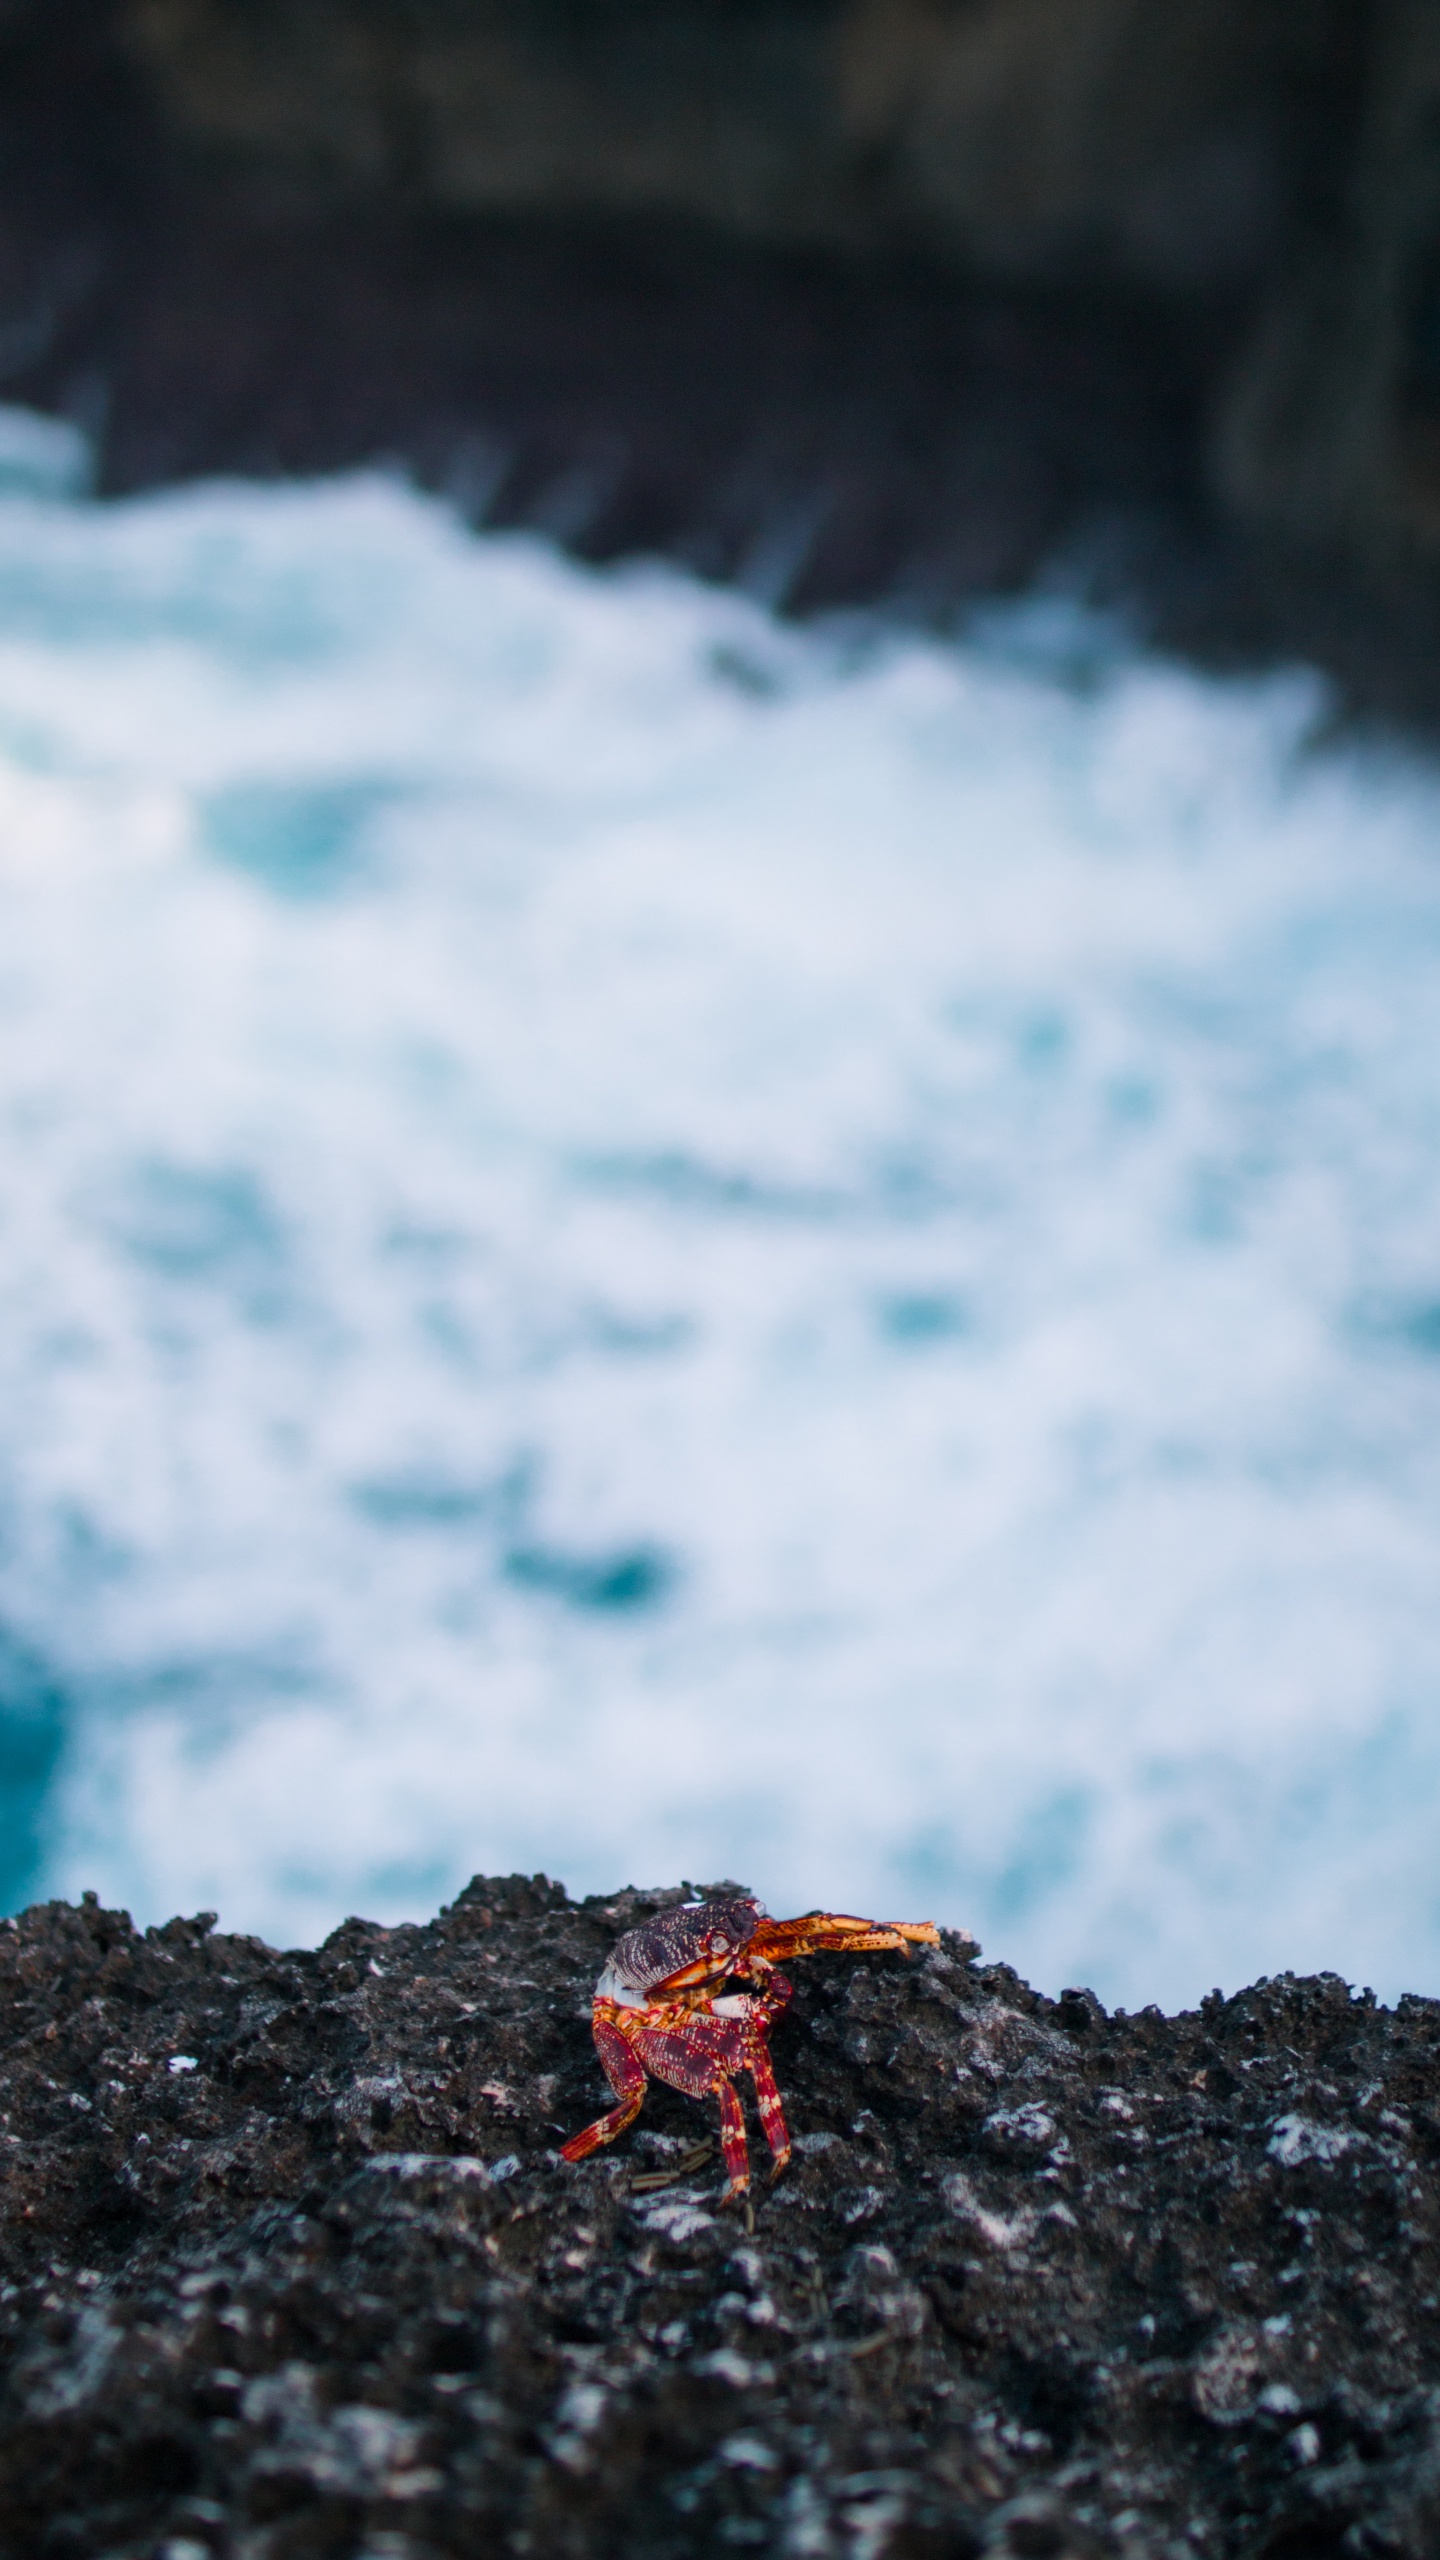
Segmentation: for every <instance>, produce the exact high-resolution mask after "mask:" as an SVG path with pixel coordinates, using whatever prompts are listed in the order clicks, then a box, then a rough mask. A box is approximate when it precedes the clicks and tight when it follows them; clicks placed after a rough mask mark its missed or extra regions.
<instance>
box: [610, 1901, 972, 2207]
mask: <svg viewBox="0 0 1440 2560" xmlns="http://www.w3.org/2000/svg"><path fill="white" fill-rule="evenodd" d="M939 1943H940V1933H939V1931H938V1929H936V1928H935V1927H934V1926H933V1924H932V1923H931V1922H930V1921H929V1920H897V1921H895V1922H894V1923H892V1924H891V1925H890V1926H888V1927H887V1926H886V1925H885V1924H884V1923H882V1922H877V1921H874V1920H856V1919H852V1918H851V1917H850V1916H849V1915H848V1914H847V1913H845V1912H843V1911H807V1912H806V1913H805V1915H804V1917H803V1918H802V1919H799V1920H771V1919H770V1918H769V1917H768V1916H767V1914H766V1911H765V1906H764V1904H763V1903H761V1902H757V1901H756V1900H755V1898H754V1896H753V1894H748V1893H736V1894H729V1895H727V1896H726V1897H725V1899H724V1900H723V1901H717V1902H688V1903H682V1904H680V1905H679V1906H677V1908H675V1909H674V1910H671V1911H662V1912H661V1913H660V1914H659V1915H658V1917H657V1918H656V1919H654V1920H647V1921H646V1922H645V1923H644V1925H643V1927H641V1928H639V1929H632V1930H631V1931H630V1932H629V1935H628V1936H627V1937H624V1938H621V1939H620V1940H619V1941H618V1942H617V1944H616V1945H615V1946H614V1947H613V1948H612V1949H611V1952H610V1961H609V1963H608V1964H607V1965H606V1967H605V1970H604V1972H603V1973H602V1974H601V1976H600V1979H599V1981H598V1982H597V1983H596V1985H595V2005H594V2013H593V2020H592V2023H593V2028H594V2035H595V2046H596V2050H597V2052H598V2053H599V2056H600V2060H601V2063H602V2065H603V2067H604V2072H605V2077H606V2079H607V2080H608V2081H609V2083H610V2086H611V2088H612V2089H613V2090H614V2092H615V2095H616V2097H617V2098H618V2099H619V2101H620V2103H619V2105H618V2106H617V2107H612V2108H611V2110H610V2112H609V2114H608V2115H604V2116H601V2117H600V2118H599V2119H598V2121H597V2122H596V2123H595V2124H591V2125H587V2126H586V2128H585V2131H584V2132H583V2133H576V2134H572V2136H571V2138H570V2140H569V2141H568V2142H567V2143H565V2144H564V2146H563V2150H562V2157H563V2158H564V2159H566V2160H584V2159H586V2158H587V2157H588V2155H589V2154H590V2153H591V2152H592V2151H598V2150H599V2148H600V2146H601V2144H602V2143H605V2142H613V2141H614V2140H615V2137H616V2135H617V2134H621V2133H623V2132H624V2131H625V2128H626V2126H627V2125H630V2124H633V2123H634V2121H635V2118H636V2117H637V2115H638V2114H639V2112H640V2108H641V2105H642V2104H643V2101H644V2097H645V2083H646V2081H647V2079H650V2078H652V2077H653V2078H654V2079H656V2080H668V2081H669V2083H670V2086H671V2087H672V2089H684V2090H685V2091H686V2092H687V2094H688V2095H689V2096H690V2097H692V2098H703V2097H705V2096H706V2095H707V2094H708V2093H709V2092H710V2091H712V2090H713V2092H714V2094H715V2096H716V2097H717V2098H718V2100H719V2102H720V2144H721V2149H722V2150H723V2152H724V2154H725V2166H726V2169H727V2170H728V2172H729V2179H730V2183H729V2185H728V2186H727V2187H726V2189H725V2197H724V2201H725V2202H726V2203H727V2204H728V2203H729V2202H730V2200H731V2198H732V2197H735V2196H743V2195H744V2194H745V2192H746V2189H747V2188H748V2186H749V2184H750V2157H749V2153H748V2151H747V2150H746V2147H745V2119H744V2117H743V2116H742V2114H741V2112H740V2101H739V2098H738V2097H737V2096H736V2094H735V2077H736V2074H737V2073H738V2072H741V2071H748V2072H749V2073H750V2076H751V2078H752V2079H753V2081H754V2083H755V2096H756V2099H757V2101H758V2103H759V2108H760V2121H761V2123H762V2124H763V2125H764V2128H765V2137H766V2140H767V2141H768V2143H769V2145H770V2150H771V2153H772V2156H773V2161H774V2167H773V2170H772V2175H773V2176H775V2177H778V2176H779V2174H780V2172H781V2170H782V2169H783V2168H784V2166H785V2164H786V2162H787V2160H788V2159H789V2157H790V2136H789V2133H788V2132H787V2130H786V2126H785V2116H784V2111H783V2109H782V2107H781V2104H780V2092H779V2090H778V2089H777V2088H776V2086H775V2074H774V2072H773V2070H772V2069H771V2067H770V2044H769V2037H770V2029H771V2027H772V2026H773V2025H774V2022H775V2020H776V2019H777V2018H778V2017H779V2015H780V2013H781V2011H782V2010H783V2009H784V2008H785V2007H786V2006H787V2005H788V2003H789V2001H790V1999H791V1997H792V1996H793V1995H792V1990H791V1985H790V1984H789V1983H788V1982H787V1981H786V1979H785V1976H784V1974H783V1973H777V1971H776V1969H775V1967H776V1961H777V1959H778V1958H779V1957H781V1956H813V1955H818V1954H820V1953H822V1952H824V1951H825V1950H827V1949H840V1948H847V1949H849V1950H851V1951H852V1952H854V1953H858V1952H859V1951H860V1950H861V1949H862V1948H865V1947H898V1948H899V1949H900V1951H901V1953H902V1954H904V1955H908V1954H909V1952H910V1948H911V1946H912V1945H915V1946H924V1947H935V1946H938V1945H939ZM742 1982H743V1983H753V1984H754V1985H755V1988H754V1989H753V1990H750V1991H741V1990H732V1989H730V1988H729V1987H728V1986H729V1985H731V1984H739V1983H742Z"/></svg>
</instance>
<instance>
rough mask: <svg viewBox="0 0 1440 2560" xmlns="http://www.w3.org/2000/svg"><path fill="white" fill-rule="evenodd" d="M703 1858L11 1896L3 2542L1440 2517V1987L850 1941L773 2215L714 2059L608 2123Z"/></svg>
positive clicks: (1230, 2534)
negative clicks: (142, 1923) (613, 1990)
mask: <svg viewBox="0 0 1440 2560" xmlns="http://www.w3.org/2000/svg"><path fill="white" fill-rule="evenodd" d="M678 1890H679V1889H678V1888H677V1889H676V1890H675V1891H666V1892H653V1893H642V1892H636V1891H634V1890H627V1891H626V1892H625V1893H623V1894H615V1895H610V1896H606V1897H601V1896H592V1897H590V1898H589V1899H588V1900H586V1901H583V1902H580V1903H574V1902H572V1901H571V1900H570V1899H569V1898H568V1896H567V1895H566V1894H565V1892H564V1890H563V1888H562V1887H560V1886H558V1885H555V1884H552V1883H551V1882H550V1881H549V1880H548V1879H547V1878H545V1877H543V1876H538V1877H533V1878H527V1877H520V1876H512V1877H508V1878H483V1877H477V1878H476V1879H475V1880H474V1882H473V1883H472V1884H471V1885H469V1886H468V1887H467V1888H466V1890H465V1891H464V1892H463V1893H462V1894H461V1895H459V1896H458V1897H457V1899H456V1901H455V1902H454V1903H453V1904H451V1905H450V1906H449V1907H448V1908H447V1909H446V1910H443V1911H442V1912H441V1913H440V1914H439V1915H438V1916H437V1917H436V1918H435V1919H434V1920H432V1921H430V1922H428V1923H427V1924H425V1925H423V1926H420V1925H409V1924H407V1925H404V1926H401V1927H398V1928H393V1929H384V1928H381V1927H379V1926H377V1925H375V1924H372V1923H370V1922H366V1921H363V1920H350V1921H347V1922H346V1923H345V1924H344V1925H343V1927H341V1928H340V1929H338V1930H336V1931H335V1932H334V1934H333V1935H332V1936H331V1937H330V1938H329V1939H328V1940H327V1941H326V1943H325V1944H324V1946H322V1947H320V1948H319V1949H315V1950H299V1951H291V1952H289V1953H281V1952H278V1951H276V1950H275V1949H273V1948H270V1947H267V1946H265V1945H263V1944H262V1943H261V1942H260V1941H258V1940H256V1939H253V1938H246V1937H236V1936H230V1935H226V1934H224V1933H221V1932H219V1931H218V1930H217V1929H216V1927H215V1924H214V1916H213V1915H212V1914H210V1913H201V1914H199V1915H198V1916H197V1917H196V1918H194V1919H190V1920H184V1919H176V1920H172V1921H170V1922H169V1923H167V1924H166V1925H165V1926H164V1927H161V1928H152V1929H148V1930H145V1931H144V1932H139V1931H136V1930H135V1929H134V1928H133V1927H132V1925H131V1923H130V1921H129V1919H128V1917H127V1916H126V1915H125V1914H124V1913H123V1912H114V1911H107V1910H104V1909H102V1908H101V1907H100V1905H99V1904H98V1903H97V1902H96V1901H95V1900H94V1899H93V1898H90V1897H87V1898H86V1900H85V1901H84V1902H82V1903H81V1904H80V1905H79V1906H78V1907H73V1906H70V1905H68V1904H65V1903H51V1904H48V1905H43V1906H39V1907H37V1908H35V1909H33V1910H31V1911H28V1912H26V1913H24V1914H22V1915H21V1916H20V1918H19V1919H18V1920H13V1921H7V1922H5V1923H4V1924H3V1927H0V2169H3V2182H4V2183H3V2194H4V2204H5V2211H4V2219H3V2225H0V2260H3V2265H0V2274H3V2281H0V2395H3V2412H4V2424H3V2427H0V2550H3V2552H4V2553H5V2554H6V2555H7V2560H9V2555H11V2554H13V2555H14V2560H22V2555H23V2560H32V2555H35V2554H44V2555H46V2560H82V2556H83V2560H91V2555H100V2554H104V2555H106V2560H205V2555H207V2554H215V2555H220V2556H222V2560H229V2556H230V2555H234V2560H311V2556H312V2555H314V2560H342V2555H345V2556H348V2555H352V2554H353V2555H354V2560H423V2555H429V2554H437V2555H438V2554H446V2555H449V2554H454V2555H456V2560H459V2555H461V2554H465V2555H467V2556H468V2555H473V2554H474V2553H476V2552H478V2551H485V2552H489V2551H496V2552H514V2553H516V2554H543V2555H545V2556H546V2560H550V2555H557V2560H592V2555H593V2556H594V2560H600V2555H605V2560H612V2555H613V2560H621V2555H622V2554H623V2555H625V2560H632V2555H641V2560H651V2555H653V2556H654V2560H662V2555H663V2560H671V2555H673V2560H682V2555H683V2560H692V2555H699V2554H705V2555H708V2554H712V2553H713V2554H715V2555H717V2560H718V2555H722V2554H725V2553H729V2552H733V2551H735V2550H745V2549H751V2550H754V2551H756V2552H765V2553H774V2554H776V2555H777V2560H823V2556H824V2555H827V2554H833V2555H834V2560H981V2556H982V2555H996V2554H999V2555H1008V2554H1013V2555H1027V2556H1028V2560H1066V2555H1073V2560H1082V2555H1084V2556H1085V2560H1098V2555H1101V2554H1107V2555H1116V2560H1149V2556H1150V2555H1155V2560H1178V2555H1179V2554H1181V2553H1182V2552H1183V2553H1186V2554H1194V2553H1196V2552H1201V2553H1212V2552H1213V2553H1214V2554H1216V2555H1217V2560H1219V2555H1227V2556H1228V2555H1234V2556H1235V2560H1361V2555H1366V2554H1375V2555H1382V2554H1384V2555H1392V2554H1393V2555H1401V2556H1402V2560H1410V2555H1413V2560H1422V2555H1428V2554H1430V2553H1433V2551H1434V2549H1435V2548H1436V2540H1437V2535H1440V2389H1437V2387H1436V2378H1435V2377H1436V2369H1437V2368H1436V2349H1437V2344H1440V2196H1437V2183H1436V2177H1437V2165H1440V2002H1437V2001H1434V2000H1427V1999H1421V1998H1409V1999H1402V2000H1401V2001H1400V2002H1398V2003H1397V2005H1396V2007H1395V2008H1394V2009H1385V2008H1381V2007H1379V2006H1377V2004H1376V2003H1375V2001H1374V1999H1373V1996H1372V1995H1371V1994H1369V1993H1362V1994H1359V1995H1358V1996H1357V1995H1356V1994H1354V1993H1352V1992H1351V1990H1350V1989H1349V1988H1348V1987H1347V1986H1346V1985H1345V1984H1344V1983H1343V1982H1341V1981H1339V1980H1338V1979H1336V1978H1335V1977H1333V1976H1327V1975H1322V1976H1320V1977H1318V1978H1315V1979H1311V1980H1297V1979H1295V1978H1294V1977H1293V1976H1289V1975H1286V1976H1280V1977H1278V1978H1275V1979H1272V1980H1268V1981H1264V1982H1261V1983H1258V1984H1256V1985H1254V1986H1253V1987H1252V1988H1250V1989H1249V1990H1247V1991H1244V1992H1241V1993H1239V1994H1237V1995H1236V1996H1235V1997H1233V1998H1230V1999H1224V1998H1222V1997H1221V1996H1220V1995H1219V1994H1218V1993H1216V1994H1212V1996H1211V1997H1210V1998H1209V1999H1208V2000H1206V2001H1204V2002H1203V2003H1202V2004H1201V2007H1200V2009H1199V2010H1198V2011H1197V2012H1194V2013H1189V2014H1186V2015H1182V2016H1179V2017H1174V2018H1169V2017H1164V2016H1162V2015H1161V2014H1160V2012H1159V2011H1158V2010H1155V2009H1149V2010H1146V2011H1144V2012H1143V2013H1142V2014H1141V2015H1140V2016H1138V2017H1127V2016H1125V2015H1124V2013H1123V2012H1119V2011H1117V2012H1116V2013H1115V2015H1114V2016H1113V2017H1111V2016H1107V2015H1106V2012H1105V2011H1104V2009H1103V2008H1102V2007H1101V2005H1100V2003H1099V2002H1098V2001H1097V2000H1096V1999H1095V1998H1094V1996H1093V1995H1092V1994H1090V1993H1088V1992H1084V1991H1079V1990H1074V1991H1067V1992H1066V1993H1065V1994H1064V1995H1063V1996H1062V1997H1061V1999H1059V2000H1058V2001H1052V2000H1049V1999H1047V1998H1044V1997H1043V1996H1042V1995H1040V1994H1038V1993H1036V1992H1034V1991H1033V1990H1031V1989H1030V1988H1029V1987H1028V1986H1027V1985H1026V1984H1025V1983H1023V1982H1022V1981H1021V1980H1020V1979H1019V1977H1018V1976H1017V1975H1016V1974H1014V1973H1013V1972H1012V1971H1011V1970H1010V1969H1009V1968H1008V1967H1007V1966H1005V1965H1004V1964H994V1963H986V1962H984V1961H983V1960H982V1959H981V1957H980V1955H979V1952H978V1950H976V1949H975V1948H974V1946H973V1943H972V1942H970V1941H968V1940H965V1939H964V1938H961V1937H957V1936H956V1935H955V1934H954V1933H947V1934H946V1935H945V1936H944V1938H943V1942H942V1945H941V1947H940V1948H939V1949H938V1950H936V1951H934V1952H932V1953H928V1954H926V1955H925V1956H923V1957H921V1958H919V1959H918V1960H916V1961H913V1962H911V1963H908V1964H906V1963H902V1962H901V1961H900V1960H899V1959H898V1958H894V1957H870V1958H865V1959H861V1960H859V1961H856V1960H854V1959H850V1960H844V1959H840V1958H826V1959H817V1960H814V1961H812V1962H810V1963H808V1964H806V1965H804V1966H801V1967H797V1996H796V2001H795V2006H794V2010H793V2012H792V2013H791V2015H790V2017H789V2018H787V2020H785V2021H784V2022H783V2023H782V2025H781V2027H780V2028H779V2029H778V2030H777V2034H776V2039H775V2055H776V2063H777V2069H778V2075H779V2080H780V2084H781V2087H782V2090H783V2092H784V2095H785V2101H786V2105H787V2110H788V2112H789V2116H790V2121H791V2127H792V2131H793V2133H794V2135H795V2136H796V2159H795V2164H794V2167H793V2169H792V2171H791V2172H790V2174H789V2175H788V2176H787V2177H786V2178H785V2179H784V2180H783V2181H781V2182H780V2183H779V2184H778V2185H776V2186H774V2187H773V2188H772V2187H770V2186H768V2185H766V2184H762V2185H760V2186H759V2187H758V2188H757V2191H756V2195H755V2201H754V2212H753V2217H752V2218H751V2221H753V2227H750V2222H747V2217H746V2216H745V2215H743V2214H740V2213H737V2212H735V2211H734V2210H733V2209H732V2210H729V2211H724V2210H722V2209H721V2208H720V2205H719V2201H718V2199H719V2191H720V2185H721V2178H720V2171H719V2163H718V2157H717V2156H716V2155H715V2154H714V2153H713V2152H712V2153H709V2154H707V2155H705V2156H703V2157H701V2158H699V2159H697V2158H695V2157H694V2156H693V2155H694V2154H695V2152H696V2150H697V2148H698V2145H699V2144H700V2143H701V2142H704V2141H705V2140H707V2139H708V2137H709V2136H710V2134H711V2133H712V2131H713V2128H712V2127H711V2126H710V2124H709V2122H708V2116H707V2114H706V2112H705V2111H703V2110H701V2109H699V2108H697V2107H696V2106H695V2105H693V2104H692V2103H691V2102H690V2101H687V2100H685V2099H683V2098H681V2097H680V2096H678V2095H677V2094H676V2093H674V2092H672V2091H668V2090H664V2089H654V2090H652V2092H651V2095H650V2097H649V2099H648V2101H647V2105H646V2108H645V2110H644V2113H643V2114H642V2116H641V2119H640V2122H639V2124H638V2126H637V2127H636V2128H635V2130H634V2132H633V2133H632V2134H631V2135H630V2136H629V2137H627V2138H626V2140H625V2141H624V2142H623V2143H622V2144H620V2145H619V2146H617V2147H616V2148H615V2149H614V2150H613V2151H611V2152H608V2153H604V2154H601V2155H598V2156H597V2157H596V2158H595V2159H594V2160H592V2161H590V2162H587V2163H586V2164H584V2165H583V2166H582V2167H581V2168H579V2169H567V2168H566V2167H565V2166H564V2164H563V2163H561V2162H560V2161H559V2159H558V2144H559V2142H560V2140H561V2138H562V2137H563V2135H565V2134H567V2133H569V2132H573V2131H575V2130H576V2129H577V2128H578V2127H579V2126H580V2125H581V2124H583V2123H584V2122H586V2121H587V2120H588V2118H589V2117H590V2116H591V2115H592V2114H593V2113H594V2112H595V2111H596V2108H597V2105H598V2104H599V2103H600V2100H601V2097H602V2094H603V2093H602V2084H601V2082H600V2079H599V2074H598V2070H597V2067H596V2064H595V2061H594V2056H593V2053H592V2050H591V2047H590V2040H589V2036H588V2032H587V2018H588V1995H589V1991H590V1988H591V1985H592V1982H593V1980H594V1977H595V1975H596V1973H597V1971H598V1969H599V1966H600V1964H601V1963H602V1961H603V1959H604V1955H605V1952H606V1950H607V1949H608V1947H609V1946H610V1944H612V1943H613V1941H614V1939H615V1937H616V1936H618V1935H619V1934H621V1933H622V1932H623V1930H624V1929H625V1928H627V1927H631V1926H634V1925H635V1923H636V1922H637V1920H639V1919H641V1918H644V1917H645V1916H647V1915H648V1914H649V1913H651V1912H652V1911H654V1910H656V1909H658V1908H661V1907H663V1906H664V1905H665V1904H666V1903H668V1902H670V1901H673V1900H674V1899H676V1898H677V1894H678Z"/></svg>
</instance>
